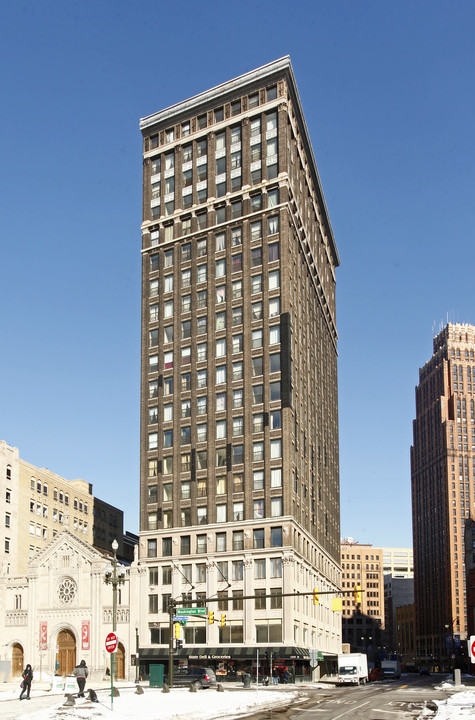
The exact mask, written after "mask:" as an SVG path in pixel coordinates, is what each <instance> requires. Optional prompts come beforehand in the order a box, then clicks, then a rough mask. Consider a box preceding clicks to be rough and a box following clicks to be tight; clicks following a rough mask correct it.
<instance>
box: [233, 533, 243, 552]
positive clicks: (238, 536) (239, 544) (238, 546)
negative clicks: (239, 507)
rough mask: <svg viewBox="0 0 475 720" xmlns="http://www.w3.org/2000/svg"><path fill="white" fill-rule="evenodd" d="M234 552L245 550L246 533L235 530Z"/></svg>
mask: <svg viewBox="0 0 475 720" xmlns="http://www.w3.org/2000/svg"><path fill="white" fill-rule="evenodd" d="M233 550H244V531H243V530H235V531H234V532H233Z"/></svg>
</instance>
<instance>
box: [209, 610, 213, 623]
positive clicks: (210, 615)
mask: <svg viewBox="0 0 475 720" xmlns="http://www.w3.org/2000/svg"><path fill="white" fill-rule="evenodd" d="M208 623H209V624H210V625H212V624H213V623H214V612H213V611H212V610H210V611H209V615H208Z"/></svg>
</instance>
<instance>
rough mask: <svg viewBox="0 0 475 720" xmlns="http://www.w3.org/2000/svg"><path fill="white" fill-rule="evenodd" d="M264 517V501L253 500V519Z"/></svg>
mask: <svg viewBox="0 0 475 720" xmlns="http://www.w3.org/2000/svg"><path fill="white" fill-rule="evenodd" d="M263 517H264V500H263V499H260V500H254V518H258V519H259V518H263Z"/></svg>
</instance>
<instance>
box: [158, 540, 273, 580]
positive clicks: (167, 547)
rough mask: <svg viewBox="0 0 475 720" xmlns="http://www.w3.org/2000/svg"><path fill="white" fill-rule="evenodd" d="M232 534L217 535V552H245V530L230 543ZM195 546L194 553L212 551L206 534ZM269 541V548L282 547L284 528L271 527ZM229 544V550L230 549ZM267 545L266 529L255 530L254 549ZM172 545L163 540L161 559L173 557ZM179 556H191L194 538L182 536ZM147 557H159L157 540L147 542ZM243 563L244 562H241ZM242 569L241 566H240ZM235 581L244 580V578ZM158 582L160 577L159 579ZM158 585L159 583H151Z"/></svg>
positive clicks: (169, 541) (170, 542)
mask: <svg viewBox="0 0 475 720" xmlns="http://www.w3.org/2000/svg"><path fill="white" fill-rule="evenodd" d="M229 535H230V533H226V532H218V533H216V534H215V538H214V540H215V548H216V551H217V552H226V551H227V550H228V549H229V550H244V530H234V531H233V532H232V533H231V543H229V540H230V538H229ZM194 540H195V546H194V548H193V552H194V553H197V554H199V553H207V552H209V551H210V541H209V540H208V536H207V535H206V534H203V535H196V536H195V537H194ZM267 540H268V542H269V545H268V547H282V528H281V527H271V528H270V529H269V530H268V534H267ZM228 543H229V548H228ZM264 543H265V531H264V528H257V529H255V530H253V534H252V548H253V549H259V548H264V547H266V545H265V544H264ZM172 545H173V539H172V538H171V537H164V538H162V539H161V557H171V556H172ZM179 548H180V549H179V554H180V555H191V553H192V536H191V535H181V536H180V541H179ZM147 557H149V558H151V557H158V540H157V539H156V538H150V539H148V540H147ZM239 562H242V561H239ZM239 567H241V566H239ZM233 579H238V580H239V579H241V580H242V579H243V578H242V577H238V578H233ZM157 580H158V577H157ZM151 584H157V583H151Z"/></svg>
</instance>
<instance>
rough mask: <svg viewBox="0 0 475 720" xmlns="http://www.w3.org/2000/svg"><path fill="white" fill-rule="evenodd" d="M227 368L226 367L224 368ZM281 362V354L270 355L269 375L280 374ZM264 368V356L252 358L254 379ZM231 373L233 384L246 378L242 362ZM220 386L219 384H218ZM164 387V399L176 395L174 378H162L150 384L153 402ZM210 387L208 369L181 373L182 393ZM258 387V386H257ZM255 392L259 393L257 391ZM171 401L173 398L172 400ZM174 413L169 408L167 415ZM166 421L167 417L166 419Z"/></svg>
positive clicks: (235, 363)
mask: <svg viewBox="0 0 475 720" xmlns="http://www.w3.org/2000/svg"><path fill="white" fill-rule="evenodd" d="M153 367H157V368H158V361H157V365H155V364H154V365H153ZM222 367H223V366H221V365H218V367H217V368H216V376H215V377H216V380H218V378H222V377H223V375H222V372H223V371H222V369H221V368H222ZM224 367H226V366H224ZM280 367H281V362H280V353H270V354H269V373H271V374H272V373H276V372H280ZM263 368H264V358H263V356H262V355H258V356H257V357H253V358H251V373H252V377H253V378H254V377H259V376H261V375H262V374H263ZM230 370H231V372H230V374H228V372H227V370H226V377H228V379H230V380H232V381H233V382H235V381H238V380H243V378H244V363H243V361H242V360H236V361H234V362H232V364H231V369H230ZM216 384H218V383H216ZM160 386H163V396H164V398H166V397H168V396H171V395H173V393H174V378H173V377H165V378H163V377H160V378H159V379H158V380H150V382H149V393H148V396H149V399H150V400H153V399H154V398H157V397H158V394H159V393H158V391H159V387H160ZM207 386H208V370H207V369H206V368H202V369H198V370H196V372H195V373H191V372H184V373H181V375H180V379H179V389H180V390H181V391H182V392H186V391H188V390H195V389H200V388H205V387H207ZM256 387H257V386H256ZM255 392H257V393H258V392H259V391H258V390H256V391H255ZM170 399H171V398H170ZM170 412H173V410H172V409H170V408H169V407H167V413H170ZM164 419H165V417H164ZM167 419H168V420H171V419H173V416H172V417H168V418H167Z"/></svg>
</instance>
